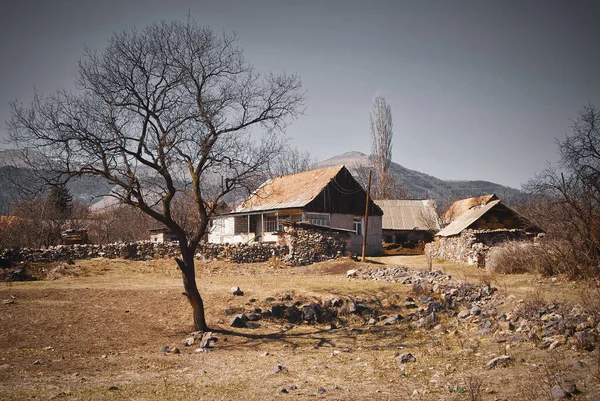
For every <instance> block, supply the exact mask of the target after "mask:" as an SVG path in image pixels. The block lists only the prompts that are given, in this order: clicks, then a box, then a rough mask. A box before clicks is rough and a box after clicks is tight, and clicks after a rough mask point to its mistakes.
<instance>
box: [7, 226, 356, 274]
mask: <svg viewBox="0 0 600 401" xmlns="http://www.w3.org/2000/svg"><path fill="white" fill-rule="evenodd" d="M284 238H287V239H286V240H284V241H282V243H281V244H272V243H253V244H211V243H203V244H200V246H199V247H198V251H197V253H196V258H197V259H202V260H213V259H221V260H229V261H231V262H234V263H258V262H266V261H267V260H269V259H271V258H277V259H280V260H282V261H284V262H285V263H286V264H288V265H290V266H301V265H307V264H311V263H314V262H319V261H322V260H329V259H335V258H336V257H338V256H339V255H341V254H343V253H344V250H345V242H344V241H343V240H342V239H340V238H339V235H337V234H336V233H322V232H316V231H311V230H298V231H296V230H292V231H289V232H288V233H286V235H284ZM288 244H289V245H288ZM179 256H180V251H179V245H178V243H177V242H163V243H154V242H150V241H140V242H133V243H114V244H107V245H92V244H88V245H58V246H53V247H49V248H45V249H32V248H22V249H5V250H0V259H5V260H11V261H12V262H61V261H68V260H77V259H92V258H107V259H116V258H123V259H131V260H152V259H158V258H175V257H179Z"/></svg>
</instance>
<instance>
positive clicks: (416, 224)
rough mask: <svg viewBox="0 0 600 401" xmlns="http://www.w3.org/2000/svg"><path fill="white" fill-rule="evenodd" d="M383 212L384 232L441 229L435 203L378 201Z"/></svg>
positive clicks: (431, 201) (429, 200)
mask: <svg viewBox="0 0 600 401" xmlns="http://www.w3.org/2000/svg"><path fill="white" fill-rule="evenodd" d="M375 203H376V204H377V205H378V206H379V207H380V208H381V210H383V220H382V224H383V229H384V230H426V231H429V230H434V231H437V230H439V229H440V225H439V223H438V216H437V213H436V211H435V201H433V200H431V199H427V200H376V201H375Z"/></svg>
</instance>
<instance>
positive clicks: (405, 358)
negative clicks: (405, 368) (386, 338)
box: [396, 352, 417, 364]
mask: <svg viewBox="0 0 600 401" xmlns="http://www.w3.org/2000/svg"><path fill="white" fill-rule="evenodd" d="M396 362H398V363H399V364H400V363H409V362H417V358H415V357H414V355H413V354H411V353H410V352H405V353H404V354H401V355H399V356H397V357H396Z"/></svg>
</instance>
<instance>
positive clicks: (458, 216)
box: [436, 194, 542, 237]
mask: <svg viewBox="0 0 600 401" xmlns="http://www.w3.org/2000/svg"><path fill="white" fill-rule="evenodd" d="M442 221H443V222H444V223H446V224H447V225H446V227H444V228H443V229H442V230H440V231H439V232H438V233H437V234H436V236H438V237H451V236H454V235H459V234H460V233H461V232H463V231H464V230H467V229H471V230H488V231H489V230H521V231H523V232H524V233H527V232H529V233H531V234H537V233H539V232H541V231H542V230H541V229H540V228H539V227H537V226H535V225H534V224H533V223H531V222H530V221H529V220H527V219H526V218H525V217H523V216H521V215H520V214H519V213H517V212H516V211H514V210H513V209H511V208H509V207H508V206H506V205H505V204H504V203H502V201H501V200H500V198H498V197H497V196H496V195H494V194H491V195H485V196H480V197H478V198H468V199H462V200H459V201H456V202H454V203H453V204H452V205H451V206H450V207H449V208H448V210H447V211H446V212H445V213H444V214H443V215H442Z"/></svg>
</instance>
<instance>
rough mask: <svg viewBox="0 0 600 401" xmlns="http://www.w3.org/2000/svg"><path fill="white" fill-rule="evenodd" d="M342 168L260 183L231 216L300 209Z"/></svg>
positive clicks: (331, 168)
mask: <svg viewBox="0 0 600 401" xmlns="http://www.w3.org/2000/svg"><path fill="white" fill-rule="evenodd" d="M343 168H345V167H344V166H343V165H339V166H333V167H326V168H322V169H318V170H311V171H303V172H301V173H297V174H290V175H284V176H280V177H277V178H273V179H271V180H268V181H266V182H265V183H264V184H262V185H261V186H260V187H259V188H258V189H257V190H256V191H254V193H253V194H252V195H251V196H250V197H249V198H248V199H246V201H244V203H243V204H242V205H241V206H239V207H238V208H237V209H236V210H235V211H234V212H233V213H250V212H256V211H267V210H278V209H291V208H301V207H304V206H306V205H307V204H309V203H310V202H311V201H312V200H313V199H315V198H316V197H317V196H318V195H319V194H320V193H321V191H322V190H323V189H324V188H325V187H326V186H327V185H328V184H329V183H330V182H331V180H333V178H335V176H336V175H337V174H338V173H339V172H340V171H341V170H342V169H343Z"/></svg>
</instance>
